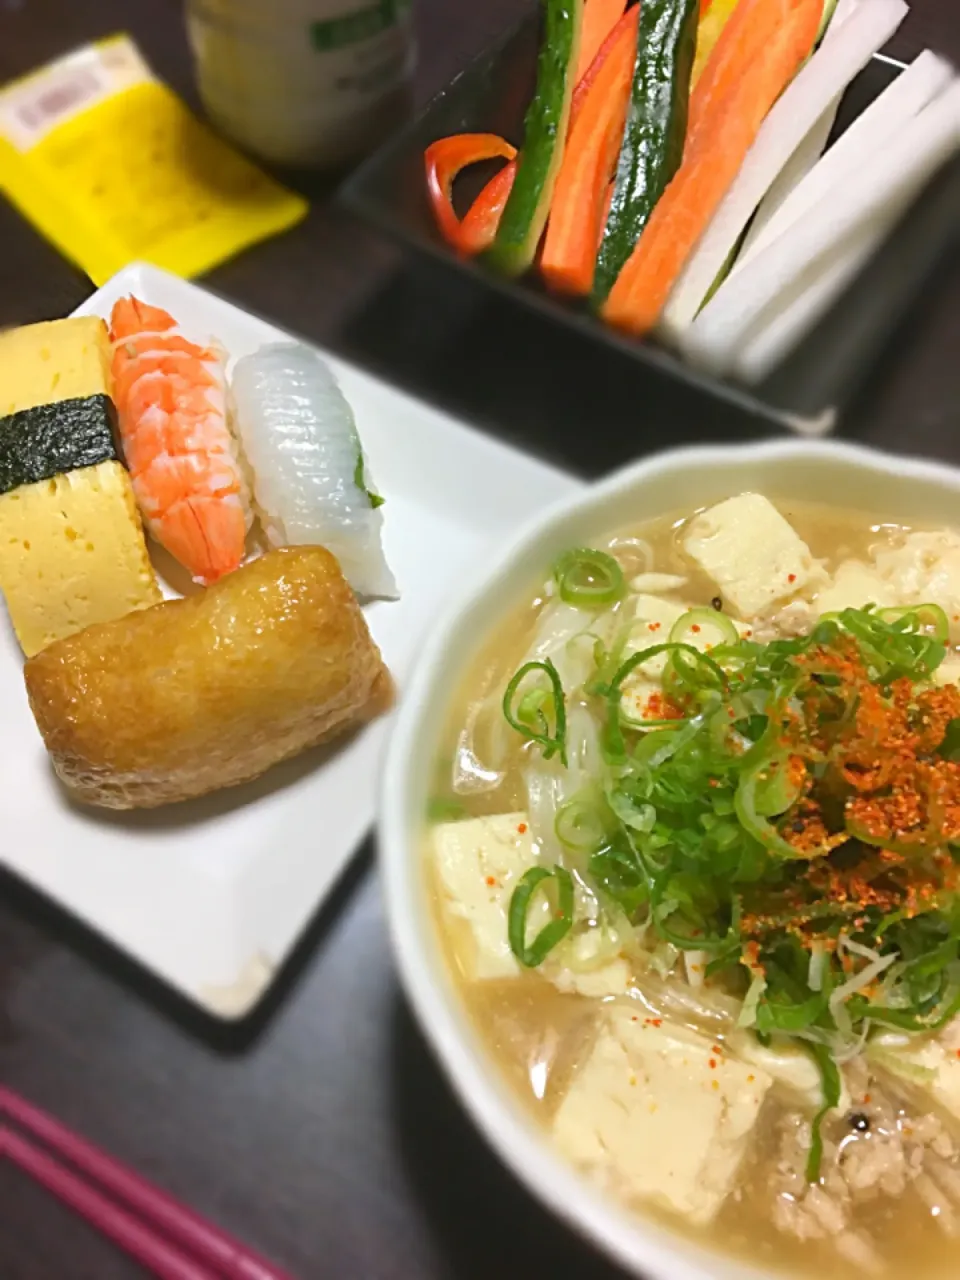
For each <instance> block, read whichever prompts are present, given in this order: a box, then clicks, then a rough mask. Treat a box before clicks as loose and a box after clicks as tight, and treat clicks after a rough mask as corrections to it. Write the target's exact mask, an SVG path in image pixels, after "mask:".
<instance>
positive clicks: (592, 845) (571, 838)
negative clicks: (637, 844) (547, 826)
mask: <svg viewBox="0 0 960 1280" xmlns="http://www.w3.org/2000/svg"><path fill="white" fill-rule="evenodd" d="M553 826H554V831H555V833H556V837H557V839H558V840H559V841H560V843H561V844H562V845H563V846H564V848H566V849H569V850H570V851H571V852H572V853H596V852H597V851H598V850H599V849H602V848H603V846H604V844H606V841H607V824H606V823H605V822H604V819H603V815H602V814H601V812H600V811H599V809H598V807H597V806H596V805H595V804H591V803H590V802H589V800H581V799H577V798H576V797H574V799H572V800H568V801H567V802H566V804H562V805H561V806H560V807H559V809H558V810H557V816H556V818H555V819H554V824H553Z"/></svg>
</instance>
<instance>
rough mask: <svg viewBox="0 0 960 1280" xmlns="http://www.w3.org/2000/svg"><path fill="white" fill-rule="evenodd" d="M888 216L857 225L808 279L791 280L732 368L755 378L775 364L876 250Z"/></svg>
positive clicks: (747, 379) (750, 380)
mask: <svg viewBox="0 0 960 1280" xmlns="http://www.w3.org/2000/svg"><path fill="white" fill-rule="evenodd" d="M892 221H893V220H892V219H890V218H888V217H885V216H884V217H881V218H878V219H877V221H876V222H875V223H874V224H873V225H871V226H869V227H861V228H860V230H859V231H858V232H856V233H855V234H854V236H853V240H852V242H850V241H848V242H846V243H844V244H842V245H840V246H838V248H837V252H836V254H835V255H827V257H826V259H825V260H823V261H820V262H818V263H817V264H816V272H815V274H814V275H813V277H812V279H809V280H806V281H799V282H795V285H794V288H793V289H791V290H788V292H787V294H786V295H785V296H783V297H781V298H779V299H777V300H776V303H775V304H774V305H773V306H771V307H770V308H769V309H768V311H767V312H764V314H763V316H762V317H761V319H760V322H759V323H757V324H754V325H753V326H752V327H751V330H750V333H749V334H747V335H746V336H745V338H744V345H743V346H741V347H740V349H739V352H738V353H737V356H736V360H735V363H734V367H733V371H734V373H735V374H736V375H737V376H738V377H739V378H741V379H742V380H743V381H744V382H748V383H755V382H761V381H762V380H763V379H764V378H765V377H766V376H767V375H768V374H769V373H770V372H771V371H772V370H773V369H775V368H776V366H777V365H778V364H779V363H780V362H781V360H783V358H784V356H786V355H787V354H788V353H789V352H790V351H791V350H792V349H793V348H794V347H795V346H796V345H797V343H798V342H800V341H801V340H802V339H803V338H804V337H805V336H806V335H807V334H808V333H809V332H810V330H811V329H813V327H814V325H815V324H816V323H817V321H818V320H819V319H820V317H821V316H822V315H824V313H825V312H826V311H828V310H829V308H830V305H831V304H832V303H833V302H834V300H835V299H836V298H838V297H839V296H840V294H841V293H842V292H843V290H844V289H845V288H846V287H847V285H848V284H849V283H850V281H851V280H852V279H853V278H854V276H856V274H857V272H858V271H859V270H860V268H861V267H862V266H863V265H864V264H865V263H866V262H867V260H868V259H869V258H870V257H871V256H872V255H873V254H874V253H875V252H876V250H877V249H878V248H879V246H880V244H881V243H882V241H883V240H884V238H885V237H886V235H887V234H888V232H889V230H890V227H891V225H892Z"/></svg>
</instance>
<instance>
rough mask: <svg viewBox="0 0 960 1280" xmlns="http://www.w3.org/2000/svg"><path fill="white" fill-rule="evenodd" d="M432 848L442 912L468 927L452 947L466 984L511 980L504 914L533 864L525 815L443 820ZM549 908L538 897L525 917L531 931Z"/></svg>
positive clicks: (513, 964)
mask: <svg viewBox="0 0 960 1280" xmlns="http://www.w3.org/2000/svg"><path fill="white" fill-rule="evenodd" d="M433 849H434V858H435V860H436V867H437V872H438V875H439V880H440V888H441V891H442V893H443V895H444V897H445V898H446V904H447V908H448V910H449V911H450V913H452V914H453V915H455V916H459V917H461V918H462V919H463V920H464V921H465V922H466V924H467V925H468V926H469V929H468V930H466V931H464V933H463V935H462V938H463V945H462V946H460V947H458V948H457V953H458V959H459V961H460V964H461V965H462V967H463V971H464V974H465V976H466V977H467V978H469V979H471V980H479V979H484V978H511V977H515V976H516V975H517V974H518V973H519V972H520V966H519V965H518V963H517V960H516V958H515V956H514V954H513V952H512V951H511V950H510V943H509V942H508V940H507V912H508V911H509V908H510V897H511V895H512V893H513V890H514V886H515V885H516V883H517V881H518V880H519V879H520V877H521V876H522V875H523V873H524V872H525V871H526V870H527V869H528V868H529V867H532V866H533V865H534V863H535V862H536V853H535V849H534V843H533V836H532V835H531V834H530V823H529V819H528V818H527V815H526V814H525V813H500V814H496V815H494V816H492V817H484V818H468V819H466V820H464V821H462V822H444V823H441V824H440V825H438V826H437V827H435V828H434V831H433ZM549 915H550V908H549V906H548V904H547V900H546V898H545V897H544V895H543V894H537V895H536V896H535V897H534V900H533V901H532V902H531V904H530V911H529V914H528V916H527V919H528V921H529V928H530V930H531V932H536V931H537V930H539V929H541V928H542V927H543V926H544V925H545V924H546V923H547V921H548V919H549Z"/></svg>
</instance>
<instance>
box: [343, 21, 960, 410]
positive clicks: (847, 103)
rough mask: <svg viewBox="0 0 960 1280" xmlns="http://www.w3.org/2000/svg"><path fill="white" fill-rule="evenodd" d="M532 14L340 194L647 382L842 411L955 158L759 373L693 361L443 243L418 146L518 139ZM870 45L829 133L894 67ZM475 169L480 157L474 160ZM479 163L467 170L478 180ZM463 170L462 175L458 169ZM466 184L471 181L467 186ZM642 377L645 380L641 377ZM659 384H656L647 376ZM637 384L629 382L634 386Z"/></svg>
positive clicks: (533, 38)
mask: <svg viewBox="0 0 960 1280" xmlns="http://www.w3.org/2000/svg"><path fill="white" fill-rule="evenodd" d="M538 39H539V22H538V20H537V18H536V16H535V15H530V16H528V17H527V18H525V19H524V21H523V22H521V23H520V24H519V25H518V26H517V27H516V28H514V29H513V30H512V31H510V32H509V33H508V34H507V35H506V36H505V37H504V38H503V40H501V41H500V42H499V43H498V44H496V45H495V46H494V47H493V48H491V49H489V50H487V51H486V52H484V53H482V54H480V55H479V57H477V58H476V59H475V60H474V61H473V62H472V63H471V64H470V65H469V66H468V67H467V68H466V69H465V70H464V71H463V72H461V74H460V75H458V76H457V77H456V78H455V79H454V80H453V81H451V83H450V84H449V85H448V86H447V87H446V88H445V89H443V90H442V91H441V92H440V93H439V94H437V96H436V97H435V98H434V99H433V100H432V101H431V102H430V103H429V104H428V106H427V107H426V108H425V110H424V111H423V112H422V113H421V114H420V115H419V116H418V117H417V118H416V119H414V120H413V121H412V122H411V123H410V124H408V125H407V126H406V127H405V128H404V129H403V130H401V131H400V132H398V133H397V134H396V135H394V137H393V138H392V139H391V140H390V141H389V142H387V143H386V144H385V145H384V146H383V147H382V148H381V149H380V150H379V151H378V152H377V153H376V154H375V155H374V156H372V157H371V158H370V159H369V160H368V161H367V162H366V163H365V164H364V165H363V166H361V168H360V169H358V170H357V171H356V172H355V173H354V174H353V175H352V177H350V178H349V179H348V180H347V182H346V183H345V184H344V185H343V186H342V187H341V189H340V192H339V199H340V201H341V203H343V204H344V205H345V206H346V207H347V208H349V209H350V210H352V211H353V212H354V213H356V214H358V215H360V216H361V217H363V218H364V219H366V220H367V221H369V222H371V223H372V224H373V225H375V226H377V227H378V228H379V229H380V230H381V231H383V232H384V233H386V234H387V235H389V236H391V237H392V238H394V239H395V240H397V241H399V242H400V243H401V244H402V245H404V246H405V247H408V248H410V249H413V250H416V251H417V252H419V253H424V254H427V255H429V256H430V257H431V258H432V259H433V260H434V261H435V262H438V263H442V264H444V265H445V266H446V267H448V268H449V269H450V271H452V272H455V273H457V274H459V275H461V276H465V277H468V278H471V279H472V280H473V281H474V282H475V283H476V284H477V285H478V286H479V287H480V288H481V289H484V290H492V291H494V292H495V293H497V294H498V295H500V296H502V297H505V298H507V299H510V300H513V301H515V302H517V303H519V304H522V305H524V306H526V307H528V308H532V309H533V310H534V311H536V312H538V313H539V314H540V315H541V316H542V317H544V318H545V319H546V320H548V321H551V322H553V323H555V324H556V323H560V324H563V325H565V326H567V327H569V328H572V329H573V330H574V331H576V332H578V333H580V334H582V335H583V337H584V338H585V339H587V340H588V341H590V342H592V343H599V344H601V345H602V346H605V347H607V348H613V349H618V350H620V351H622V352H625V353H627V354H628V355H629V356H630V357H631V358H632V359H633V360H634V361H635V363H636V365H637V366H638V372H640V373H642V374H643V375H644V377H645V382H644V384H643V385H644V386H645V387H647V388H649V389H650V390H651V391H655V390H659V391H665V390H666V389H667V384H670V383H673V384H676V383H678V382H679V383H682V384H684V386H685V387H686V389H687V390H688V391H690V390H693V391H697V392H699V393H701V394H703V393H705V394H706V395H708V396H712V397H715V398H719V399H721V400H722V401H724V402H725V404H726V406H727V409H728V410H730V409H732V410H733V411H734V412H736V410H737V409H740V410H742V411H743V412H744V414H745V421H746V417H749V418H750V419H751V420H752V431H751V434H754V433H755V430H756V424H757V421H758V419H759V420H760V421H765V422H767V423H768V425H769V427H770V429H771V430H773V431H782V430H783V428H784V426H785V425H788V424H791V423H792V424H807V425H813V424H815V423H819V424H820V425H821V426H824V425H826V423H827V422H828V421H830V420H832V418H833V417H835V416H837V415H840V414H842V412H843V410H844V408H845V407H846V406H847V405H848V404H849V403H850V402H851V401H852V399H853V398H854V396H855V395H856V394H857V392H858V391H859V390H860V389H861V387H862V385H863V382H864V381H865V379H866V378H867V377H869V374H870V371H871V369H872V368H873V367H874V366H875V364H876V362H877V360H879V359H880V358H881V356H882V355H883V353H884V351H885V349H886V348H887V346H888V345H889V343H890V341H891V339H892V337H893V334H894V331H895V328H896V323H897V320H898V318H899V317H900V316H901V315H903V314H905V313H906V312H907V311H908V309H909V308H910V306H911V305H912V304H913V303H914V302H915V300H916V299H917V297H918V296H919V295H920V294H921V293H922V292H923V290H924V288H925V286H926V285H927V284H928V283H929V282H930V280H931V278H932V276H933V275H934V273H935V272H936V271H937V270H938V269H939V268H940V267H941V266H942V262H943V258H944V255H945V254H947V253H948V252H952V251H953V249H954V248H955V247H956V243H957V232H958V228H960V161H958V162H955V163H953V164H951V165H950V166H948V167H947V169H946V170H944V171H943V172H942V173H941V174H939V175H938V176H937V178H936V179H934V181H933V183H931V184H930V186H929V188H928V189H927V190H926V191H925V192H924V193H923V195H922V196H921V198H920V199H919V200H918V201H917V202H916V204H915V205H914V207H913V208H912V209H911V210H909V212H908V213H907V215H906V216H905V217H904V218H903V219H902V221H901V222H900V224H899V225H898V226H897V228H896V229H895V230H894V232H893V233H892V235H891V236H890V237H889V239H888V241H887V242H886V244H885V245H884V246H883V248H882V249H881V250H880V251H879V252H878V253H877V254H876V255H875V256H874V258H873V259H872V260H871V261H870V262H869V263H868V264H867V265H866V267H865V268H864V269H863V270H862V272H861V273H860V275H859V276H858V277H857V279H856V280H855V281H854V282H853V283H852V284H851V285H850V287H849V288H848V290H847V291H846V293H845V294H844V295H843V297H842V298H841V299H839V300H838V302H837V303H836V304H835V305H834V307H833V309H832V310H831V312H830V313H829V314H828V315H827V316H825V317H824V318H823V319H822V320H821V322H820V323H819V324H818V325H817V327H816V328H815V329H814V330H813V331H812V332H811V333H810V334H809V335H808V336H807V338H806V339H805V340H804V341H803V342H802V343H801V344H800V345H799V346H798V347H797V348H796V349H795V350H794V352H792V353H791V355H790V356H789V357H788V358H787V359H786V360H785V361H784V362H783V363H782V364H781V365H780V366H779V368H778V369H776V370H775V371H774V372H773V373H772V374H771V375H770V376H769V377H768V378H767V380H766V381H765V382H764V383H762V384H761V385H759V386H756V387H752V388H747V387H744V386H740V385H738V384H736V383H735V382H732V381H726V380H721V379H717V378H714V377H712V376H709V375H706V374H703V373H700V372H698V371H697V370H696V369H693V368H692V367H691V366H689V365H687V364H686V363H685V362H684V361H682V360H681V359H680V358H679V357H678V356H677V355H675V354H674V353H673V352H672V351H670V350H668V349H667V348H665V347H662V346H660V345H658V344H657V343H656V342H655V341H644V342H641V341H637V340H636V339H632V338H630V337H628V336H625V335H623V334H620V333H618V332H616V331H615V330H613V329H610V328H609V327H607V326H606V325H603V324H602V323H600V321H598V320H597V319H596V318H595V317H594V316H593V315H591V314H590V313H589V312H588V311H587V310H586V309H585V308H584V307H583V306H582V305H580V304H578V303H576V302H571V301H569V300H567V299H564V298H559V297H557V296H555V295H553V294H551V293H549V292H548V291H547V290H546V289H545V288H544V287H543V286H542V285H541V284H540V282H539V281H538V280H537V278H536V277H535V276H534V275H528V276H526V277H524V278H522V279H520V280H509V279H506V278H504V277H501V276H499V275H497V274H496V273H495V272H493V271H491V270H490V269H489V268H487V267H485V266H484V265H483V264H481V263H478V262H475V261H471V260H468V259H463V258H461V257H459V256H458V255H457V254H455V253H453V252H452V250H451V249H450V247H449V246H448V245H447V244H446V242H445V241H444V240H443V238H442V237H441V236H440V234H439V232H438V230H437V228H436V224H435V222H434V218H433V214H432V211H431V208H430V204H429V201H428V198H427V191H426V182H425V178H424V168H423V153H424V150H425V149H426V148H427V146H429V144H430V143H431V142H434V141H435V140H436V139H437V138H442V137H445V136H447V135H449V134H455V133H464V132H482V133H498V134H501V135H502V136H504V137H505V138H508V139H509V140H510V141H512V142H514V143H516V144H519V143H520V142H521V141H522V135H523V117H524V113H525V111H526V108H527V105H528V103H529V101H530V97H531V95H532V93H533V90H534V83H535V74H536V55H537V45H538ZM899 71H900V66H899V64H897V63H895V62H892V61H891V60H889V59H886V58H883V57H878V58H874V59H873V60H872V62H871V63H870V64H869V65H868V66H867V67H866V68H865V70H864V71H863V72H862V73H861V75H860V76H859V77H858V78H857V80H855V81H854V83H853V84H852V85H851V86H850V89H849V90H848V92H847V95H846V97H845V99H844V102H843V104H842V106H841V111H840V115H839V117H838V120H837V126H836V130H835V134H837V133H839V132H840V131H842V130H843V129H844V128H846V126H847V125H848V124H849V123H850V121H851V120H852V119H854V118H855V117H856V116H857V115H858V114H859V113H860V112H861V111H862V110H863V109H864V108H865V107H866V106H867V105H868V104H869V103H870V102H871V101H873V99H874V98H876V97H877V96H878V95H879V94H880V93H881V92H882V91H883V90H884V89H885V88H886V87H887V85H889V84H890V83H891V81H892V80H893V79H894V78H895V76H897V75H898V74H899ZM477 168H478V169H480V168H481V166H477ZM483 176H485V175H482V174H479V175H475V177H474V181H475V182H476V184H477V189H479V186H480V184H481V182H482V178H483ZM464 181H465V182H467V181H469V179H468V178H467V177H466V176H465V178H464ZM468 195H469V192H468ZM651 380H653V381H652V382H651ZM654 382H655V383H657V384H659V385H658V386H657V387H654V386H653V383H654ZM639 385H640V384H638V386H639Z"/></svg>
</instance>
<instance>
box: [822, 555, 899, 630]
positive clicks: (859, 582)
mask: <svg viewBox="0 0 960 1280" xmlns="http://www.w3.org/2000/svg"><path fill="white" fill-rule="evenodd" d="M815 604H816V610H817V616H818V617H820V616H822V615H823V614H825V613H839V612H840V610H841V609H862V608H863V606H864V605H866V604H875V605H878V606H879V607H880V608H886V607H887V606H888V605H892V604H896V592H895V591H894V590H893V589H892V587H891V586H890V583H889V582H887V581H886V580H885V579H884V578H883V577H882V576H881V574H880V573H878V571H877V570H876V569H875V568H874V567H873V566H872V565H868V564H864V563H863V562H862V561H860V560H844V562H843V563H842V564H841V565H840V566H839V568H838V569H837V571H836V573H835V574H834V575H833V581H832V582H828V583H827V585H826V586H825V587H823V588H822V589H821V590H820V591H818V592H817V598H816V601H815Z"/></svg>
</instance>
